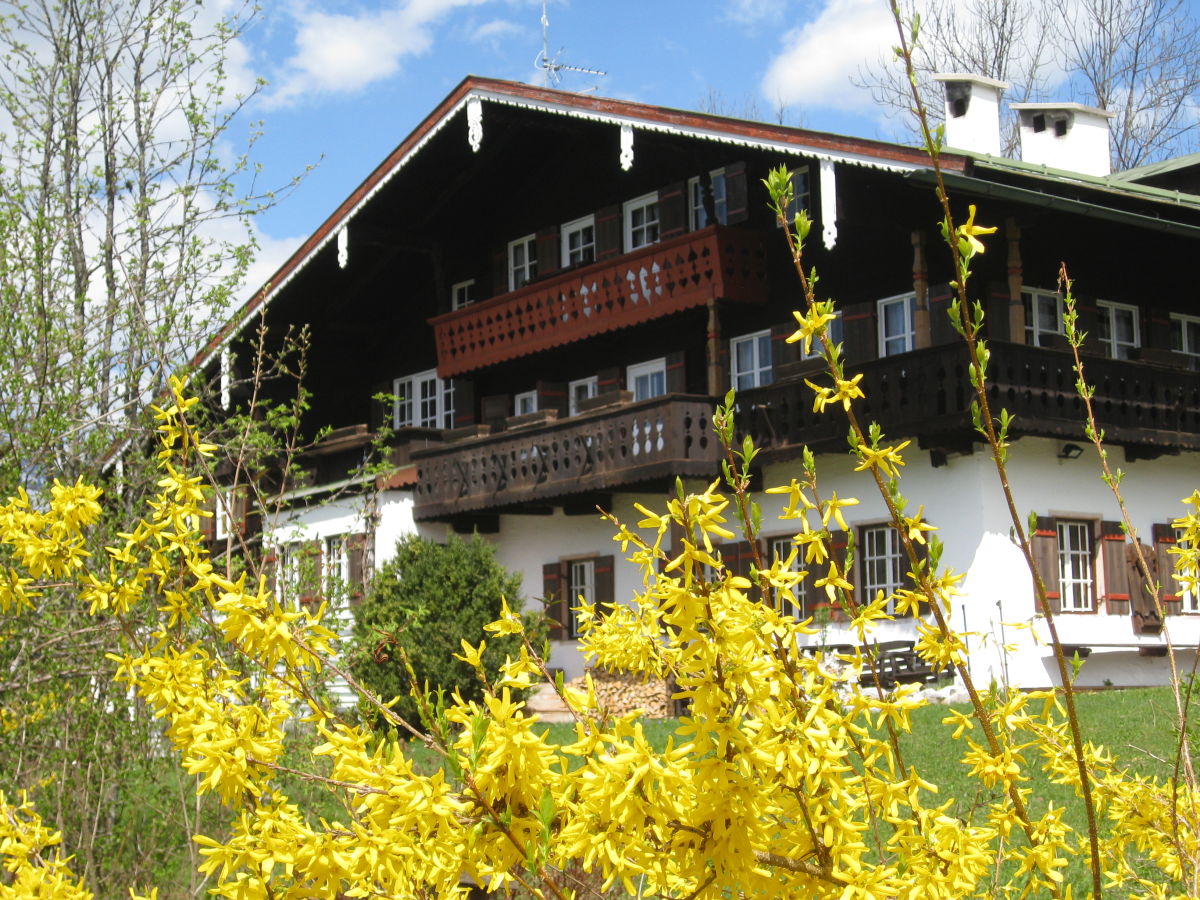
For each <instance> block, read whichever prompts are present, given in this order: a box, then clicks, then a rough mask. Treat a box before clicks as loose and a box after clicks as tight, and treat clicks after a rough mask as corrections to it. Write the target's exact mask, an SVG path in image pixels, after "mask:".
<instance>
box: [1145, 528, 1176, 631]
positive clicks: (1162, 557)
mask: <svg viewBox="0 0 1200 900" xmlns="http://www.w3.org/2000/svg"><path fill="white" fill-rule="evenodd" d="M1151 533H1152V535H1153V537H1154V551H1153V553H1152V554H1151V557H1150V559H1149V560H1147V561H1148V562H1150V563H1151V573H1150V574H1151V575H1153V576H1154V577H1155V578H1157V579H1158V583H1159V585H1160V588H1159V595H1158V598H1159V600H1161V601H1162V604H1163V612H1165V613H1167V614H1171V613H1177V612H1179V610H1180V607H1181V605H1182V601H1183V597H1182V592H1181V591H1180V587H1179V582H1178V581H1176V580H1175V558H1176V557H1175V554H1173V553H1172V552H1171V550H1172V549H1173V548H1174V547H1175V544H1176V541H1175V529H1174V528H1173V527H1171V526H1170V525H1168V524H1166V523H1165V522H1164V523H1160V524H1155V525H1154V526H1153V530H1152V532H1151Z"/></svg>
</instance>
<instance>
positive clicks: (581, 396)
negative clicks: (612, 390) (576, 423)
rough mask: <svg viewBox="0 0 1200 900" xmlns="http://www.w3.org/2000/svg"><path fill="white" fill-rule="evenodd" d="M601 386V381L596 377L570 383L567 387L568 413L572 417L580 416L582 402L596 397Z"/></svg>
mask: <svg viewBox="0 0 1200 900" xmlns="http://www.w3.org/2000/svg"><path fill="white" fill-rule="evenodd" d="M599 386H600V379H599V378H597V377H596V376H595V375H591V376H589V377H587V378H577V379H576V380H575V381H572V382H570V383H569V384H568V385H567V405H568V410H567V411H568V413H569V414H570V415H572V416H577V415H579V404H580V402H582V401H584V400H590V399H591V398H592V397H595V396H596V393H597V391H598V390H599Z"/></svg>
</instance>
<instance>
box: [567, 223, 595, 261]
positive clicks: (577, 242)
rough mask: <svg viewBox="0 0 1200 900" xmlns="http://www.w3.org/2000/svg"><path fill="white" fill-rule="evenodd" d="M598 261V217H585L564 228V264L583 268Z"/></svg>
mask: <svg viewBox="0 0 1200 900" xmlns="http://www.w3.org/2000/svg"><path fill="white" fill-rule="evenodd" d="M595 261H596V217H595V216H584V217H583V218H582V219H576V220H575V221H574V222H568V223H567V224H566V225H564V226H563V227H562V264H563V265H564V266H581V265H586V264H587V263H590V262H595Z"/></svg>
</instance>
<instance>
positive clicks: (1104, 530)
mask: <svg viewBox="0 0 1200 900" xmlns="http://www.w3.org/2000/svg"><path fill="white" fill-rule="evenodd" d="M1100 568H1101V571H1103V573H1104V594H1103V596H1102V597H1101V598H1100V599H1101V600H1103V601H1104V607H1105V609H1106V610H1107V611H1108V612H1109V613H1110V614H1112V615H1128V614H1129V595H1130V593H1131V591H1130V588H1131V587H1132V586H1133V584H1136V582H1134V583H1131V582H1130V579H1129V574H1130V573H1129V567H1128V563H1127V562H1126V559H1125V532H1124V530H1123V529H1122V528H1121V523H1120V522H1101V523H1100Z"/></svg>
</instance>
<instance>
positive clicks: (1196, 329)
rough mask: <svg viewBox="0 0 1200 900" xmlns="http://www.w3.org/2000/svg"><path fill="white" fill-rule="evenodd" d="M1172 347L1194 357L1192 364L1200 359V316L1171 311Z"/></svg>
mask: <svg viewBox="0 0 1200 900" xmlns="http://www.w3.org/2000/svg"><path fill="white" fill-rule="evenodd" d="M1171 349H1172V350H1174V351H1175V352H1176V353H1184V354H1186V355H1188V356H1190V357H1191V358H1192V360H1191V362H1192V365H1193V366H1194V365H1196V362H1197V360H1200V317H1197V316H1185V315H1184V314H1183V313H1171Z"/></svg>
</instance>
